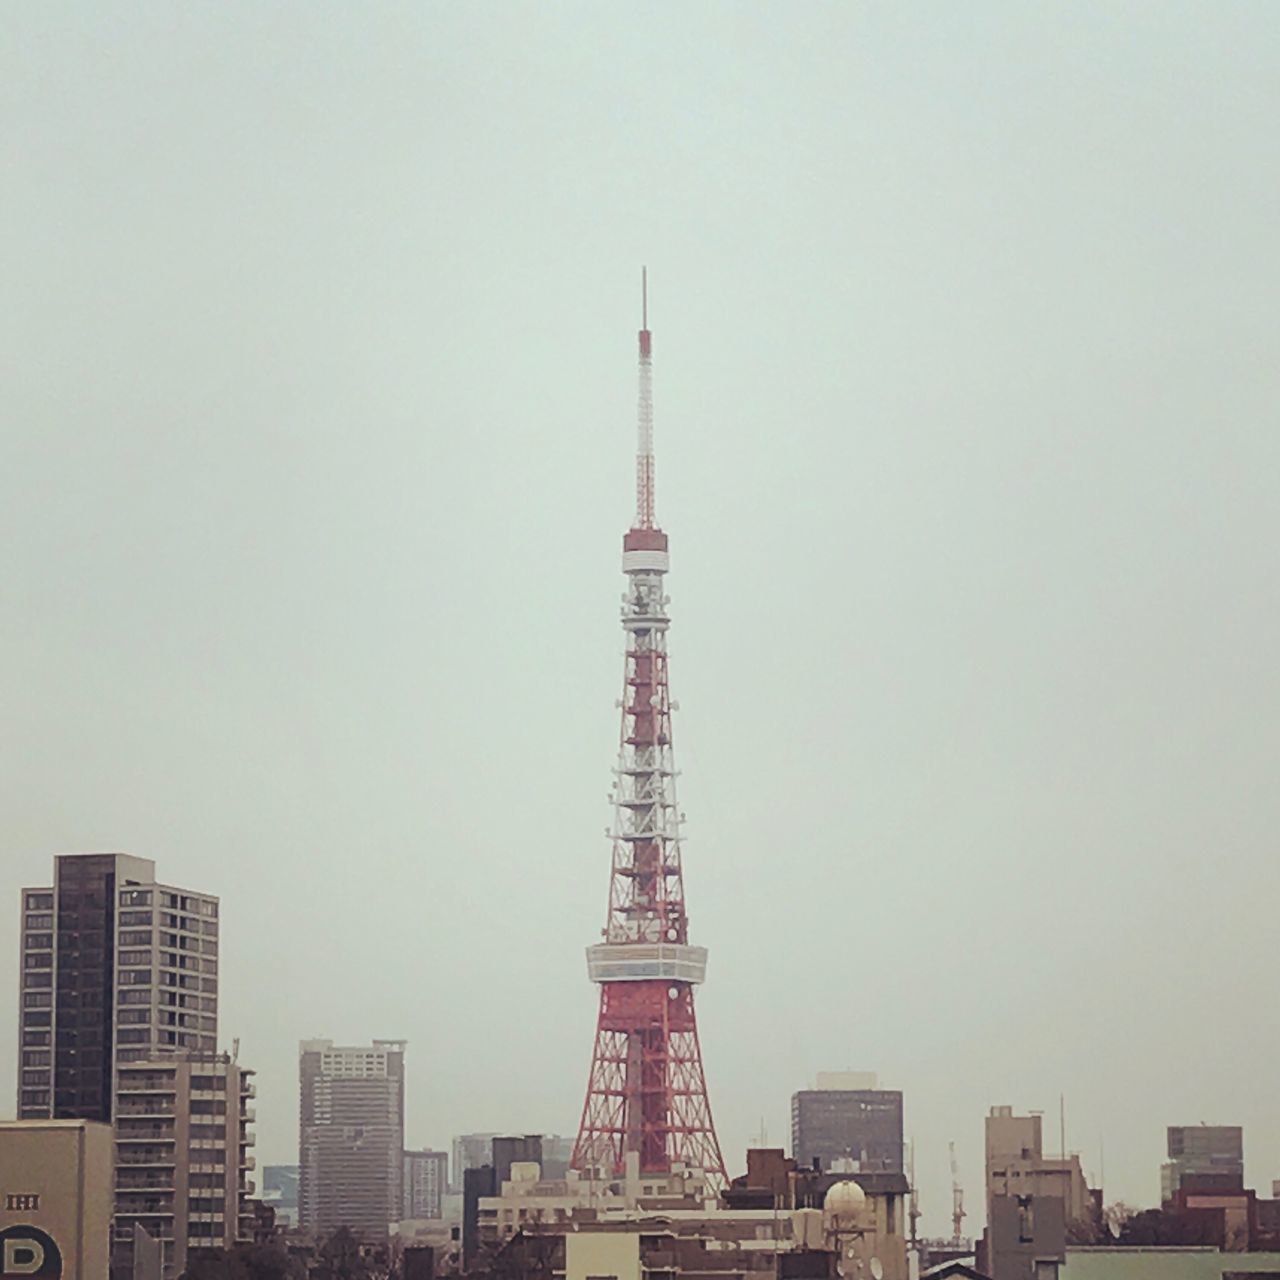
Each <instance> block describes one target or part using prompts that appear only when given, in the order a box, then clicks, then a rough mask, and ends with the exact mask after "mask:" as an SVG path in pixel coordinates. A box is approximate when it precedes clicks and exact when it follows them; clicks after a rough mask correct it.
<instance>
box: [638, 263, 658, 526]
mask: <svg viewBox="0 0 1280 1280" xmlns="http://www.w3.org/2000/svg"><path fill="white" fill-rule="evenodd" d="M636 417H637V419H638V428H639V430H638V436H639V438H638V440H637V442H636V524H635V527H636V528H637V529H656V528H657V527H658V526H657V525H656V524H655V523H654V511H653V508H654V483H653V335H652V334H650V332H649V268H648V267H641V268H640V395H639V402H638V405H637V414H636Z"/></svg>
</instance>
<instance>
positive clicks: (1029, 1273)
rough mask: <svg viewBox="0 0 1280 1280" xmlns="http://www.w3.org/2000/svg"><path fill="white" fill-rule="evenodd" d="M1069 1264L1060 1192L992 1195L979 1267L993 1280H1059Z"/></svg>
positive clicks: (980, 1246)
mask: <svg viewBox="0 0 1280 1280" xmlns="http://www.w3.org/2000/svg"><path fill="white" fill-rule="evenodd" d="M1066 1260H1067V1216H1066V1202H1065V1201H1064V1200H1063V1199H1062V1198H1061V1197H1060V1196H1059V1195H1056V1194H1047V1195H1041V1194H1036V1193H1034V1192H1033V1193H1028V1194H1019V1195H1004V1194H998V1195H995V1196H992V1198H991V1202H990V1210H989V1216H988V1218H987V1229H986V1231H985V1232H984V1233H983V1235H982V1238H981V1239H980V1240H979V1241H978V1255H977V1269H978V1271H979V1272H982V1273H985V1274H986V1275H989V1276H991V1278H992V1280H1060V1277H1062V1276H1063V1275H1064V1273H1065V1268H1066Z"/></svg>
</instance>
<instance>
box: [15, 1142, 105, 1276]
mask: <svg viewBox="0 0 1280 1280" xmlns="http://www.w3.org/2000/svg"><path fill="white" fill-rule="evenodd" d="M0 1193H2V1194H0V1243H2V1245H3V1251H2V1253H0V1275H4V1276H6V1277H10V1276H32V1277H35V1280H58V1277H61V1280H103V1278H104V1277H105V1276H106V1275H107V1268H108V1265H109V1263H110V1258H109V1255H108V1250H109V1242H110V1234H111V1128H110V1126H109V1125H105V1124H101V1123H95V1122H92V1121H86V1120H16V1121H15V1120H4V1121H0Z"/></svg>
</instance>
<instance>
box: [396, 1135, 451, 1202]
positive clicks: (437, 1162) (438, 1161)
mask: <svg viewBox="0 0 1280 1280" xmlns="http://www.w3.org/2000/svg"><path fill="white" fill-rule="evenodd" d="M448 1182H449V1153H448V1152H447V1151H406V1152H405V1153H404V1190H403V1199H404V1209H403V1217H404V1218H442V1217H444V1197H445V1191H446V1190H447V1187H448Z"/></svg>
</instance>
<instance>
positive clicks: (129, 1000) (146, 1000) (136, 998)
mask: <svg viewBox="0 0 1280 1280" xmlns="http://www.w3.org/2000/svg"><path fill="white" fill-rule="evenodd" d="M119 1002H120V1003H121V1004H150V1003H151V992H150V991H121V992H120V1001H119Z"/></svg>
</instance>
